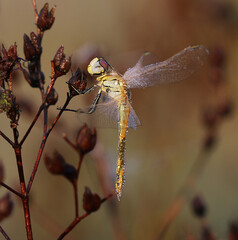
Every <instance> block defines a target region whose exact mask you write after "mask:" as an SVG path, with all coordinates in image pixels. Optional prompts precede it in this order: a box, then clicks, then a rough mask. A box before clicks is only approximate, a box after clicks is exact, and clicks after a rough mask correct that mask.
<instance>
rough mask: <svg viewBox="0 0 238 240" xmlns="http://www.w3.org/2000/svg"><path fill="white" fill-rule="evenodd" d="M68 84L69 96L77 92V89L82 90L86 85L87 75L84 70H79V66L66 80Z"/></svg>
mask: <svg viewBox="0 0 238 240" xmlns="http://www.w3.org/2000/svg"><path fill="white" fill-rule="evenodd" d="M67 83H68V85H69V91H70V94H71V96H76V95H78V94H79V91H83V90H85V88H86V85H87V75H86V73H85V72H84V71H81V70H80V69H79V68H78V69H77V71H76V72H75V74H74V75H73V76H72V77H71V78H70V79H69V81H68V82H67Z"/></svg>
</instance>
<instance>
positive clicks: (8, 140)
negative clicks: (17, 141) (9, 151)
mask: <svg viewBox="0 0 238 240" xmlns="http://www.w3.org/2000/svg"><path fill="white" fill-rule="evenodd" d="M0 136H2V137H3V138H4V139H5V140H6V141H7V142H8V143H9V144H11V145H12V146H14V143H13V142H12V141H11V140H10V139H9V138H8V137H7V136H6V135H5V134H4V133H3V132H2V131H0Z"/></svg>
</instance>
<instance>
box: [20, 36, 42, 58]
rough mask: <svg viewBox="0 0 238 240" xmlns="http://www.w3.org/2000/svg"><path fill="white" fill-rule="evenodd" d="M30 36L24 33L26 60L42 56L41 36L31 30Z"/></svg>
mask: <svg viewBox="0 0 238 240" xmlns="http://www.w3.org/2000/svg"><path fill="white" fill-rule="evenodd" d="M30 37H31V38H29V37H28V36H27V35H26V34H24V37H23V39H24V54H25V58H26V60H29V61H33V60H35V59H39V58H40V55H41V53H42V47H41V43H40V39H39V37H38V36H37V35H36V34H35V33H34V32H31V34H30Z"/></svg>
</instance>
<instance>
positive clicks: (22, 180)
mask: <svg viewBox="0 0 238 240" xmlns="http://www.w3.org/2000/svg"><path fill="white" fill-rule="evenodd" d="M13 135H14V140H15V146H14V150H15V155H16V161H17V170H18V175H19V180H20V186H21V194H22V195H23V196H24V198H22V204H23V210H24V216H25V224H26V232H27V239H28V240H32V239H33V235H32V228H31V218H30V209H29V201H28V194H27V191H26V183H25V177H24V171H23V164H22V154H21V146H20V145H19V143H18V131H17V129H16V128H13Z"/></svg>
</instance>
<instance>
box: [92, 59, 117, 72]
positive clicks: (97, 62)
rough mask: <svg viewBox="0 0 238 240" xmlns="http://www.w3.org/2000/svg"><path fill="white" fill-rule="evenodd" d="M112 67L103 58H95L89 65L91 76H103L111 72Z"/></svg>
mask: <svg viewBox="0 0 238 240" xmlns="http://www.w3.org/2000/svg"><path fill="white" fill-rule="evenodd" d="M111 69H112V67H111V66H110V64H109V63H108V62H107V61H106V60H105V59H104V58H103V57H100V58H99V57H95V58H94V59H93V60H92V61H91V62H90V63H89V65H88V72H89V74H90V75H103V74H105V73H108V72H110V70H111Z"/></svg>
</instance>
